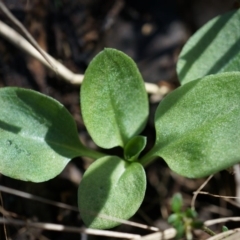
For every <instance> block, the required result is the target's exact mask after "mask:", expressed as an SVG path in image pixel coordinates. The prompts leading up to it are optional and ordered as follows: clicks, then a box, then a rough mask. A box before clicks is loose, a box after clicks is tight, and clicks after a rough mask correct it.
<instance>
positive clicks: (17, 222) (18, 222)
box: [0, 217, 141, 239]
mask: <svg viewBox="0 0 240 240" xmlns="http://www.w3.org/2000/svg"><path fill="white" fill-rule="evenodd" d="M0 223H5V224H11V225H18V226H25V227H33V228H40V229H44V230H51V231H59V232H61V231H63V232H74V233H85V234H89V235H97V236H104V237H116V238H125V239H140V238H141V236H140V235H137V234H129V233H121V232H113V231H108V230H95V229H89V228H88V229H85V228H79V227H69V226H64V225H60V224H52V223H41V222H38V223H35V222H30V221H21V220H15V219H6V218H2V217H0Z"/></svg>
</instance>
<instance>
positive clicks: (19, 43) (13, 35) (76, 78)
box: [0, 21, 83, 85]
mask: <svg viewBox="0 0 240 240" xmlns="http://www.w3.org/2000/svg"><path fill="white" fill-rule="evenodd" d="M0 35H2V36H3V37H4V38H5V39H7V40H8V41H9V42H11V43H12V44H14V45H15V46H16V47H18V48H20V49H21V50H23V51H24V52H26V53H27V54H29V55H31V56H32V57H34V58H36V59H37V60H39V61H40V62H41V63H42V64H44V65H45V66H46V67H48V68H49V69H50V70H53V71H54V70H55V69H57V72H58V74H59V76H60V77H62V78H63V79H64V80H66V81H68V82H70V83H71V84H77V85H79V84H81V83H82V80H83V75H81V74H74V73H73V72H71V71H70V70H69V69H67V68H66V67H65V66H64V65H62V64H61V63H60V62H58V61H57V60H55V59H54V58H53V57H51V56H50V55H49V54H47V53H46V52H45V55H47V56H48V59H50V61H51V63H52V64H53V65H54V66H55V69H53V68H52V66H51V65H50V64H49V63H48V62H47V61H46V60H45V58H44V57H43V56H42V55H41V54H40V53H39V52H38V51H37V50H36V48H34V47H33V46H32V45H31V44H30V43H29V42H28V41H27V40H26V39H25V38H23V37H22V36H21V35H20V34H19V33H18V32H16V31H15V30H13V29H12V28H10V27H9V26H8V25H6V24H5V23H3V22H2V21H0ZM42 51H43V50H42Z"/></svg>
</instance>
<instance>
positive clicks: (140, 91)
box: [80, 49, 148, 148]
mask: <svg viewBox="0 0 240 240" xmlns="http://www.w3.org/2000/svg"><path fill="white" fill-rule="evenodd" d="M80 97H81V109H82V116H83V120H84V123H85V125H86V128H87V130H88V132H89V134H90V135H91V137H92V138H93V140H94V142H95V143H96V144H97V145H98V146H100V147H102V148H112V147H116V146H122V147H123V146H124V145H125V143H126V142H127V141H128V140H129V139H130V138H132V137H133V136H135V135H137V134H138V133H140V132H141V131H142V130H143V128H144V127H145V125H146V121H147V117H148V98H147V93H146V90H145V87H144V82H143V80H142V77H141V74H140V73H139V71H138V68H137V66H136V64H135V63H134V61H133V60H132V59H131V58H130V57H128V56H127V55H125V54H124V53H122V52H120V51H117V50H114V49H105V50H104V51H102V52H101V53H99V54H98V55H97V56H96V57H95V58H94V59H93V60H92V62H91V63H90V65H89V66H88V68H87V71H86V73H85V75H84V80H83V84H82V87H81V95H80Z"/></svg>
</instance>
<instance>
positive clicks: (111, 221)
mask: <svg viewBox="0 0 240 240" xmlns="http://www.w3.org/2000/svg"><path fill="white" fill-rule="evenodd" d="M145 190H146V176H145V172H144V169H143V167H142V165H141V164H139V163H137V162H134V163H129V162H126V161H124V160H122V159H120V158H118V157H116V156H106V157H103V158H100V159H98V160H97V161H95V162H94V163H92V164H91V165H90V167H89V168H88V169H87V171H86V172H85V173H84V175H83V179H82V181H81V183H80V186H79V190H78V204H79V210H80V214H81V217H82V219H83V221H84V223H85V224H86V225H87V227H90V228H98V229H107V228H112V227H115V226H117V225H119V224H121V223H119V222H118V221H117V220H116V219H123V220H126V219H129V218H130V217H132V216H133V215H134V214H135V213H136V211H137V210H138V209H139V207H140V205H141V203H142V201H143V198H144V195H145Z"/></svg>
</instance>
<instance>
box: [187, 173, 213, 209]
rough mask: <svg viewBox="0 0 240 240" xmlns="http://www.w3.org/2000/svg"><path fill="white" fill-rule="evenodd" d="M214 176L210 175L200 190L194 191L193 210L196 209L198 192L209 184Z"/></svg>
mask: <svg viewBox="0 0 240 240" xmlns="http://www.w3.org/2000/svg"><path fill="white" fill-rule="evenodd" d="M212 177H213V175H210V176H209V177H208V178H207V180H206V181H205V182H204V183H203V184H202V185H201V186H200V187H199V188H198V190H197V191H196V192H194V193H193V198H192V202H191V208H192V209H193V210H194V209H195V202H196V199H197V195H198V193H199V192H200V191H201V190H202V189H203V188H204V187H205V186H206V185H207V183H208V182H209V181H210V180H211V178H212Z"/></svg>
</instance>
